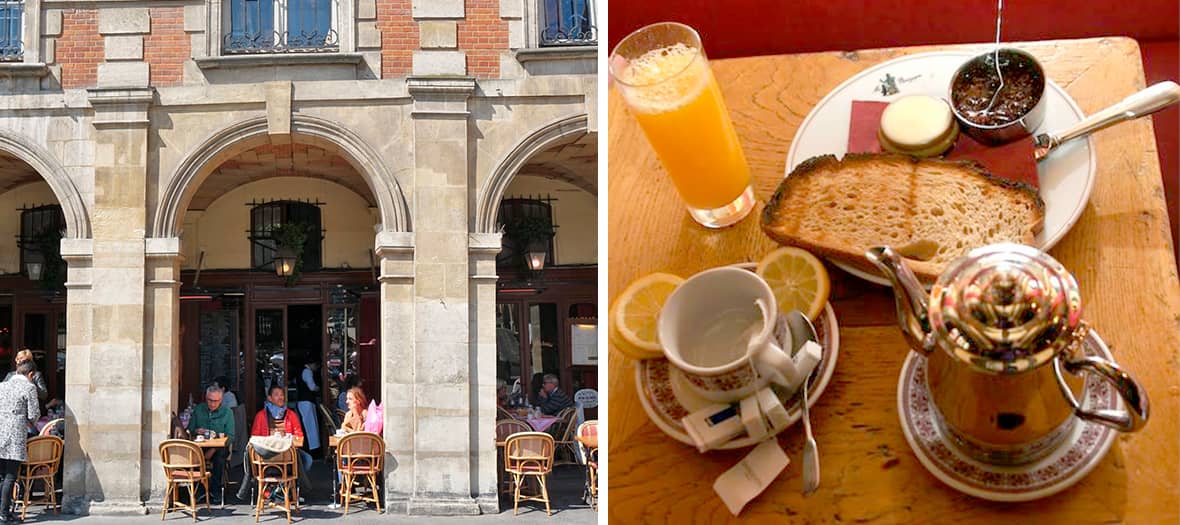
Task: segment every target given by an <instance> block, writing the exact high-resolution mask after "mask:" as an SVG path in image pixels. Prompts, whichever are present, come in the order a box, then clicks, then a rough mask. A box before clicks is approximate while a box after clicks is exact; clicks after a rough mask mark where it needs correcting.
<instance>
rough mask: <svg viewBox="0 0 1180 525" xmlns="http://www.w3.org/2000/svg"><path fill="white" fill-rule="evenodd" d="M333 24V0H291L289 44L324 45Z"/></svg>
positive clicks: (296, 45) (289, 3)
mask: <svg viewBox="0 0 1180 525" xmlns="http://www.w3.org/2000/svg"><path fill="white" fill-rule="evenodd" d="M331 26H332V3H331V0H289V1H288V3H287V46H288V47H292V48H315V47H323V46H324V42H325V41H326V40H327V37H328V31H330V30H331Z"/></svg>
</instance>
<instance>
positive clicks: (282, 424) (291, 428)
mask: <svg viewBox="0 0 1180 525" xmlns="http://www.w3.org/2000/svg"><path fill="white" fill-rule="evenodd" d="M276 432H282V433H284V434H288V435H291V436H294V438H295V443H296V445H298V444H299V443H300V442H301V441H303V425H301V424H300V423H299V416H297V415H296V414H295V411H293V410H287V389H286V388H284V387H283V385H281V384H274V385H271V387H270V390H269V391H268V393H267V397H266V403H265V404H264V405H263V407H262V410H259V411H258V414H257V415H255V416H254V424H253V426H251V427H250V435H251V436H269V435H271V434H274V433H276ZM247 447H249V445H247ZM295 451H296V452H297V453H298V454H299V486H300V490H301V491H302V490H307V489H308V488H310V487H309V485H308V478H307V472H308V471H310V470H311V462H312V459H311V454H308V453H307V452H304V451H303V450H302V449H299V448H296V449H295ZM246 457H249V455H248V454H247V456H246ZM242 465H243V467H244V468H245V471H246V474H245V476H244V477H243V478H242V487H241V488H240V489H238V494H237V495H238V499H239V500H242V501H248V500H249V499H250V489H251V488H252V487H253V486H254V484H255V481H254V475H253V472H251V469H250V461H249V460H247V461H244V462H242ZM299 499H300V500H302V499H303V496H300V497H299ZM300 503H302V501H300Z"/></svg>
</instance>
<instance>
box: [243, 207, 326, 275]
mask: <svg viewBox="0 0 1180 525" xmlns="http://www.w3.org/2000/svg"><path fill="white" fill-rule="evenodd" d="M288 224H302V225H304V227H305V228H306V230H307V232H308V235H307V238H306V240H305V242H304V244H303V253H302V254H300V256H299V259H300V261H302V263H303V267H302V269H303V271H315V270H319V269H320V268H322V267H323V255H322V253H323V252H322V250H321V245H322V242H323V240H324V234H323V230H322V229H321V223H320V208H319V206H317V205H315V204H312V203H308V202H298V201H274V202H268V203H265V204H254V208H253V209H251V210H250V232H249V233H250V246H251V249H250V266H252V267H253V268H254V269H255V270H270V271H274V268H275V261H274V260H275V250H276V249H277V247H278V246H277V241H276V238H275V236H274V235H272V233H273V232H274V230H275V229H276V228H277V227H278V226H280V225H288Z"/></svg>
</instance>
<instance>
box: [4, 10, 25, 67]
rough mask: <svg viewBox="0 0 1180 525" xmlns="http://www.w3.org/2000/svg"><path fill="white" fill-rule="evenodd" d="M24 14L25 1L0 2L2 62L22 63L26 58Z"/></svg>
mask: <svg viewBox="0 0 1180 525" xmlns="http://www.w3.org/2000/svg"><path fill="white" fill-rule="evenodd" d="M24 13H25V2H24V0H0V62H20V61H21V59H22V58H23V57H24V43H23V39H22V35H21V33H22V30H23V25H24V24H23V19H24Z"/></svg>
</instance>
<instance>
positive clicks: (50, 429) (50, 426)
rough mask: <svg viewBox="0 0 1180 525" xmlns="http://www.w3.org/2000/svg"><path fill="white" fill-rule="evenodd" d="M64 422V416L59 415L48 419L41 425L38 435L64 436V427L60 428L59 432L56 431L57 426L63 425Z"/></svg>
mask: <svg viewBox="0 0 1180 525" xmlns="http://www.w3.org/2000/svg"><path fill="white" fill-rule="evenodd" d="M65 422H66V420H65V418H60V417H59V418H57V419H51V420H49V422H48V423H46V424H45V426H43V427H41V432H40V435H42V436H57V437H62V436H65V434H66V433H65V429H64V428H63V429H62V431H61V432H58V431H57V426H58V425H63V424H64V423H65Z"/></svg>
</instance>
